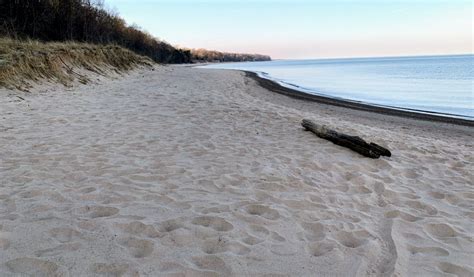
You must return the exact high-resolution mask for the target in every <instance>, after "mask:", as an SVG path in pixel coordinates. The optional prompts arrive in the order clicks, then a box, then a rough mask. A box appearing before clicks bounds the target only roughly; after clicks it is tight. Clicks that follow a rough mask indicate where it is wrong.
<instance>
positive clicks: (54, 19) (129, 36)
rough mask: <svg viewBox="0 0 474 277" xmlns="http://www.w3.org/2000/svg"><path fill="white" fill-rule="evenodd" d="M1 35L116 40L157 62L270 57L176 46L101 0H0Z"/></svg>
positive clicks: (31, 37)
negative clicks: (139, 25)
mask: <svg viewBox="0 0 474 277" xmlns="http://www.w3.org/2000/svg"><path fill="white" fill-rule="evenodd" d="M0 35H1V36H8V37H12V38H16V39H37V40H41V41H78V42H87V43H94V44H117V45H120V46H123V47H125V48H128V49H130V50H132V51H134V52H136V53H138V54H141V55H144V56H148V57H150V58H151V59H153V60H154V61H156V62H159V63H190V62H193V61H194V60H198V61H241V60H242V61H243V60H260V59H269V57H266V56H261V55H240V54H230V53H220V52H216V51H209V54H205V55H204V54H202V53H204V52H203V51H198V52H194V51H191V50H188V49H178V48H176V47H173V46H171V45H170V44H168V43H166V42H164V41H161V40H158V39H156V38H154V37H153V36H152V35H150V34H148V33H146V32H145V31H143V30H140V28H139V27H137V26H129V25H127V24H126V22H125V20H123V19H122V18H121V17H119V16H118V15H116V14H114V13H113V12H110V11H107V10H106V9H105V8H104V3H103V0H0ZM193 52H194V54H193ZM211 53H212V54H211ZM193 55H194V56H193ZM239 55H240V57H241V60H239ZM216 57H217V58H216Z"/></svg>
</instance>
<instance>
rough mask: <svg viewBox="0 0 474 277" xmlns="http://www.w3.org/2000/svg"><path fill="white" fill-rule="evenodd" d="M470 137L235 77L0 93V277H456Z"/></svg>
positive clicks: (473, 199)
mask: <svg viewBox="0 0 474 277" xmlns="http://www.w3.org/2000/svg"><path fill="white" fill-rule="evenodd" d="M17 96H21V97H22V98H23V99H24V100H22V99H20V98H18V97H17ZM303 118H308V119H311V120H314V121H316V122H318V123H322V124H328V125H330V126H331V127H332V128H335V129H337V130H340V131H344V132H347V133H350V134H357V135H360V136H362V137H364V138H368V139H370V140H371V141H374V142H376V143H378V144H381V145H383V146H387V147H388V148H390V149H391V150H392V153H393V156H392V157H391V158H381V159H378V160H372V159H368V158H364V157H362V156H360V155H358V154H357V153H354V152H351V151H349V150H347V149H345V148H342V147H339V146H336V145H334V144H332V143H330V142H328V141H325V140H322V139H320V138H318V137H316V136H315V135H313V134H312V133H310V132H304V131H303V128H302V127H301V126H300V122H301V120H302V119H303ZM473 138H474V129H473V128H472V127H467V126H457V125H451V124H447V123H439V122H427V121H420V120H415V119H409V118H400V117H395V116H388V115H387V116H384V115H381V114H375V113H370V112H366V111H357V110H351V109H346V108H342V107H334V106H328V105H324V104H319V103H313V102H308V101H303V100H298V99H292V98H289V97H287V96H284V95H279V94H275V93H273V92H270V91H268V90H266V89H264V88H262V87H260V86H258V84H257V82H256V81H255V80H253V79H251V78H248V77H246V76H245V73H243V72H238V71H224V70H206V69H196V68H188V67H172V66H168V67H157V68H156V69H155V70H154V71H150V70H147V71H145V70H141V71H136V72H134V73H132V74H130V75H126V76H123V77H121V78H115V79H109V80H104V81H101V82H98V83H96V84H90V85H77V86H74V87H72V88H67V89H66V88H64V87H59V86H39V87H38V88H37V89H36V90H34V91H33V92H31V93H20V92H13V91H6V90H0V275H1V276H9V275H12V276H16V275H21V274H27V275H28V274H31V275H35V276H94V275H97V276H104V275H105V276H121V275H124V276H213V275H216V276H231V275H236V276H249V275H258V276H261V275H272V276H279V275H292V276H390V275H395V276H426V275H429V276H437V275H451V276H472V275H474V264H473V263H474V262H473V260H474V259H473V258H474V241H473V234H474V224H473V223H472V222H473V220H474V209H473V203H474V191H473V179H474V176H473V168H472V167H473V166H472V165H473V162H474V155H473V154H474V145H473V144H474V139H473Z"/></svg>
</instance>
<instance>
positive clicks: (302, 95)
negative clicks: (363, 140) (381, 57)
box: [239, 70, 474, 127]
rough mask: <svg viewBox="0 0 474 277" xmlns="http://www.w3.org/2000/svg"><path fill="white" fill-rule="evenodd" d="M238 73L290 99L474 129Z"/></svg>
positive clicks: (446, 119)
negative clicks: (322, 94)
mask: <svg viewBox="0 0 474 277" xmlns="http://www.w3.org/2000/svg"><path fill="white" fill-rule="evenodd" d="M239 71H241V72H244V73H245V76H246V77H249V78H251V79H253V80H255V81H256V82H257V83H258V84H259V85H260V86H261V87H263V88H265V89H267V90H269V91H272V92H276V93H278V94H282V95H285V96H288V97H291V98H296V99H300V100H307V101H312V102H317V103H320V104H326V105H332V106H338V107H343V108H348V109H353V110H359V111H366V112H371V113H379V114H383V115H391V116H397V117H405V118H410V119H418V120H424V121H431V122H441V123H449V124H455V125H461V126H469V127H474V120H467V119H462V118H452V117H444V116H438V115H434V114H424V113H417V112H413V111H408V110H397V109H392V108H388V107H380V106H374V105H370V104H365V103H359V102H353V101H346V100H341V99H336V98H331V97H324V96H320V95H314V94H309V93H306V92H304V91H299V90H296V89H291V88H288V87H284V86H282V85H280V84H279V83H277V82H275V81H273V80H270V79H265V78H262V77H260V76H258V74H257V73H255V72H253V71H247V70H239Z"/></svg>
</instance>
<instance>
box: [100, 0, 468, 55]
mask: <svg viewBox="0 0 474 277" xmlns="http://www.w3.org/2000/svg"><path fill="white" fill-rule="evenodd" d="M105 3H106V6H108V7H109V8H113V9H115V10H116V11H117V12H118V13H119V14H120V15H121V16H122V17H123V18H125V20H126V21H127V23H129V24H133V23H135V24H137V25H139V26H140V27H142V28H143V29H144V30H146V31H148V32H149V33H151V34H152V35H154V36H156V37H159V38H161V39H164V40H166V41H168V42H169V43H171V44H173V45H177V46H184V47H190V48H207V49H215V50H220V51H230V52H246V53H262V54H269V55H271V56H272V58H277V59H278V58H295V59H299V58H324V57H355V56H398V55H420V54H422V55H423V54H460V53H472V43H473V35H472V28H473V19H472V14H473V5H472V3H471V1H466V0H386V1H384V0H360V1H359V0H353V1H349V0H313V1H309V0H306V1H305V0H293V1H291V0H287V1H285V0H276V1H271V0H240V1H236V0H207V1H206V0H194V1H192V0H105Z"/></svg>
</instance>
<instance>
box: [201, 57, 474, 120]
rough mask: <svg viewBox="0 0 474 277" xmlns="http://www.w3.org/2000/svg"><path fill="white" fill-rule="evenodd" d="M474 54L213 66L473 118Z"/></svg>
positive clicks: (310, 88)
mask: <svg viewBox="0 0 474 277" xmlns="http://www.w3.org/2000/svg"><path fill="white" fill-rule="evenodd" d="M473 62H474V55H459V56H425V57H396V58H395V57H394V58H356V59H328V60H281V61H271V62H252V63H229V64H213V65H209V66H206V67H205V68H224V69H242V70H248V71H253V72H257V73H258V74H259V75H260V76H262V77H264V78H268V79H272V80H274V81H277V82H279V83H280V84H282V85H284V86H287V87H291V88H294V89H298V90H301V91H304V92H308V93H312V94H317V95H324V96H329V97H335V98H343V99H347V100H353V101H360V102H366V103H370V104H373V105H381V106H389V107H394V108H400V109H409V110H417V111H420V112H428V113H439V114H442V115H444V116H453V117H462V118H467V119H470V120H474V100H473V79H474V69H473Z"/></svg>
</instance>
